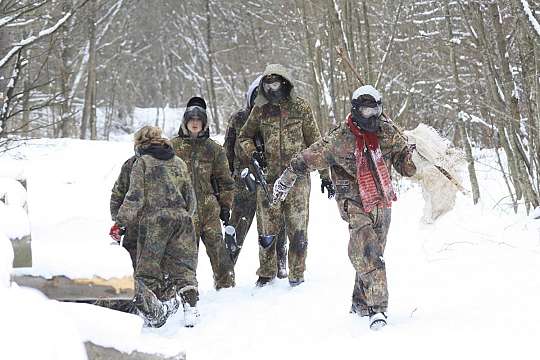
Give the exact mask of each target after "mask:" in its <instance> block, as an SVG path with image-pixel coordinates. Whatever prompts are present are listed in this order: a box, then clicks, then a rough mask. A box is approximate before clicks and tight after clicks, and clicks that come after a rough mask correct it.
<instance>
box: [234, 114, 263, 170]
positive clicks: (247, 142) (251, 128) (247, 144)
mask: <svg viewBox="0 0 540 360" xmlns="http://www.w3.org/2000/svg"><path fill="white" fill-rule="evenodd" d="M261 112H262V108H261V107H260V106H255V107H254V108H253V110H251V113H250V114H249V117H248V119H247V120H246V123H245V124H244V126H243V127H242V129H241V130H240V133H239V134H238V140H237V141H238V142H239V143H240V148H241V149H242V151H241V153H240V154H238V155H239V156H242V157H243V158H244V161H246V162H249V160H250V159H251V154H253V152H254V151H255V144H254V143H253V138H255V134H256V133H257V131H259V120H258V119H259V117H260V115H261Z"/></svg>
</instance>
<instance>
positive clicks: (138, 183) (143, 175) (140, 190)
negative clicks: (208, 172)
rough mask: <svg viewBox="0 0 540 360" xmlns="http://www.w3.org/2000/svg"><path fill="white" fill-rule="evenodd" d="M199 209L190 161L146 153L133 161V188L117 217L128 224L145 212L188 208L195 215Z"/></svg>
mask: <svg viewBox="0 0 540 360" xmlns="http://www.w3.org/2000/svg"><path fill="white" fill-rule="evenodd" d="M195 210H196V202H195V193H194V191H193V187H192V185H191V178H190V176H189V172H188V168H187V166H186V164H185V163H184V162H183V161H182V160H181V159H179V158H178V157H176V156H173V157H172V158H171V159H169V160H159V159H157V158H154V157H153V156H151V155H142V156H140V157H139V158H137V160H136V161H135V162H134V164H133V168H132V169H131V174H130V178H129V190H128V192H127V194H126V196H125V198H124V201H123V203H122V205H121V206H120V209H119V210H118V214H117V217H116V220H117V222H118V223H119V224H120V225H124V226H125V225H126V224H131V223H135V222H136V221H137V219H138V218H140V216H143V215H144V216H146V215H150V214H156V213H158V212H161V211H170V212H171V213H177V212H184V213H187V215H189V216H190V217H191V216H193V214H194V212H195Z"/></svg>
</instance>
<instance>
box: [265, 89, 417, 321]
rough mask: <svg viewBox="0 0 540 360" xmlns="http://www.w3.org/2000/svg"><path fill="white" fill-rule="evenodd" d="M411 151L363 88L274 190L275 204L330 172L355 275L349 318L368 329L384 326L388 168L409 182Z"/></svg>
mask: <svg viewBox="0 0 540 360" xmlns="http://www.w3.org/2000/svg"><path fill="white" fill-rule="evenodd" d="M413 149H414V146H409V145H408V144H407V139H406V138H405V137H404V135H403V134H402V133H401V131H399V129H398V128H397V127H396V126H395V125H394V124H393V122H392V121H391V120H390V119H387V118H385V117H384V116H382V97H381V95H380V94H379V92H378V91H377V90H376V89H375V88H373V87H372V86H369V85H368V86H364V87H361V88H359V89H357V90H356V91H355V92H354V93H353V96H352V111H351V114H350V115H349V116H348V117H347V121H346V122H345V123H344V124H340V125H339V126H338V127H337V128H335V129H334V130H333V131H331V132H330V133H329V134H328V135H327V136H326V137H325V138H324V139H322V140H320V141H318V142H316V143H315V144H313V145H311V146H310V147H309V148H307V149H306V150H304V151H302V152H300V153H299V154H297V155H295V156H294V157H293V159H292V160H291V162H290V164H289V167H288V168H287V169H286V170H285V171H284V172H283V174H282V175H281V176H280V177H279V179H278V180H277V181H276V185H275V186H274V200H275V201H279V200H282V199H284V198H285V197H286V196H287V192H288V191H289V189H290V188H291V187H292V186H293V185H294V184H295V181H296V182H297V181H299V180H300V179H302V178H303V177H305V175H306V174H308V173H309V172H310V171H313V170H315V169H325V168H327V167H328V166H331V167H332V179H333V181H334V184H336V192H337V196H336V200H337V203H338V207H339V211H340V214H341V217H342V218H343V220H345V221H347V222H348V223H349V233H350V240H349V251H348V252H349V259H350V260H351V263H352V265H353V267H354V269H355V270H356V280H355V285H354V290H353V297H352V298H353V304H352V308H351V312H355V313H358V314H359V315H361V316H370V326H371V327H372V328H378V327H380V326H384V325H386V314H385V312H386V309H387V306H388V290H387V284H386V270H385V263H384V260H383V255H384V248H385V245H386V236H387V233H388V228H389V226H390V215H391V212H390V206H391V203H392V201H395V200H396V196H395V193H394V191H393V188H392V182H391V178H390V173H391V166H392V165H393V167H394V169H395V170H396V171H397V172H398V173H400V174H401V175H403V176H408V177H410V176H413V175H414V174H415V172H416V166H415V165H414V163H413V162H412V160H411V154H412V150H413ZM296 179H298V180H296Z"/></svg>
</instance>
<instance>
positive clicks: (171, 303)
mask: <svg viewBox="0 0 540 360" xmlns="http://www.w3.org/2000/svg"><path fill="white" fill-rule="evenodd" d="M163 304H165V306H166V307H167V318H169V317H170V316H172V315H174V314H176V311H178V307H179V306H180V301H178V298H177V297H176V296H174V297H172V298H171V299H169V300H167V301H164V302H163Z"/></svg>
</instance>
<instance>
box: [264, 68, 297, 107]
mask: <svg viewBox="0 0 540 360" xmlns="http://www.w3.org/2000/svg"><path fill="white" fill-rule="evenodd" d="M261 87H262V93H263V95H264V97H265V98H266V99H268V101H270V103H272V104H276V103H278V102H280V101H281V100H282V99H286V98H288V97H289V96H290V94H291V88H292V87H291V84H290V83H289V81H288V80H287V79H285V78H283V77H282V76H280V75H276V74H271V75H266V76H265V77H263V78H262V81H261Z"/></svg>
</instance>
